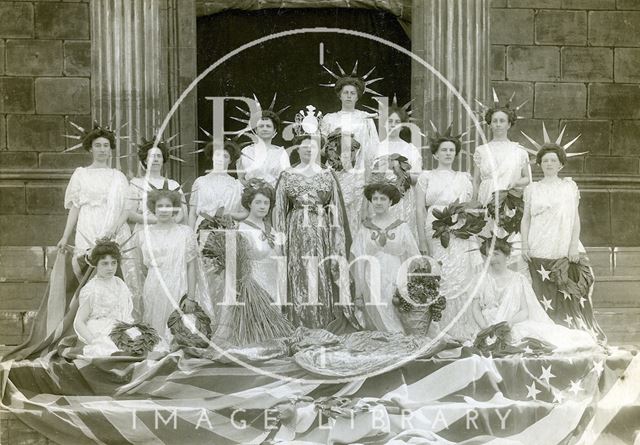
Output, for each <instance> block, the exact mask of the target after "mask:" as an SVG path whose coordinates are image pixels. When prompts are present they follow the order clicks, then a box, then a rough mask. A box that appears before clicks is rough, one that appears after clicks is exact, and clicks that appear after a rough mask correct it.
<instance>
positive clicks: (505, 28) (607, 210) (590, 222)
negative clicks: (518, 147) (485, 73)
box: [491, 0, 640, 247]
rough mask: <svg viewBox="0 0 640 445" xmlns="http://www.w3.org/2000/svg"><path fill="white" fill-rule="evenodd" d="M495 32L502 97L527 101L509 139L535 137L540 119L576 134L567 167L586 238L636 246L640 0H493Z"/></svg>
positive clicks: (553, 131) (553, 129) (495, 70)
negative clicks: (577, 192) (577, 196)
mask: <svg viewBox="0 0 640 445" xmlns="http://www.w3.org/2000/svg"><path fill="white" fill-rule="evenodd" d="M491 38H492V54H491V60H492V70H491V75H492V79H493V86H494V87H495V89H496V91H497V92H498V94H499V96H500V97H501V98H505V97H507V98H508V97H509V95H510V94H511V92H513V91H515V92H516V96H517V99H516V100H517V101H524V100H525V99H528V100H529V102H528V103H527V104H526V105H525V106H524V107H523V108H522V110H521V114H522V115H523V116H524V117H525V119H523V120H522V121H520V122H519V123H518V124H517V126H516V127H515V128H514V130H513V131H512V132H511V137H512V139H515V140H518V141H521V142H522V143H525V141H526V140H525V138H524V137H523V136H522V135H521V134H520V130H522V131H524V132H525V133H527V134H528V135H530V136H532V137H534V139H538V138H541V134H542V131H541V127H542V122H544V123H545V125H546V126H547V129H548V130H549V133H550V135H551V136H552V137H554V136H555V135H557V134H558V132H559V130H560V128H561V127H563V126H565V125H566V128H567V130H566V133H565V139H564V140H565V141H569V140H571V139H572V138H573V137H575V136H576V135H578V134H582V136H581V138H580V139H579V140H578V142H576V143H575V144H574V145H573V147H572V151H576V152H581V151H589V154H588V156H586V157H580V158H575V159H573V160H571V161H570V162H569V165H568V166H567V168H566V170H565V173H567V174H570V175H572V176H574V177H575V178H576V179H577V180H578V182H579V184H580V185H581V190H582V203H581V215H582V218H583V236H582V240H583V242H584V243H585V244H587V245H589V246H612V247H613V246H639V245H640V233H638V231H637V230H635V229H634V228H633V227H631V225H630V224H629V223H628V222H629V221H635V220H637V219H638V217H639V216H640V190H638V189H639V187H638V186H639V185H640V182H638V181H639V180H640V147H639V142H640V1H636V0H493V3H492V10H491Z"/></svg>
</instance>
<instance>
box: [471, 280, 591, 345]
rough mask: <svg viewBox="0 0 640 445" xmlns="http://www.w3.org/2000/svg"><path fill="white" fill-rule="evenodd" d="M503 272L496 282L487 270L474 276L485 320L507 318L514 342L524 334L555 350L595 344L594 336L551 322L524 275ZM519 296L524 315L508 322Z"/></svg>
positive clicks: (492, 321)
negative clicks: (500, 281) (503, 277)
mask: <svg viewBox="0 0 640 445" xmlns="http://www.w3.org/2000/svg"><path fill="white" fill-rule="evenodd" d="M507 272H508V278H507V280H506V282H505V283H504V284H502V285H499V284H498V283H497V281H496V280H495V278H494V277H493V276H492V275H491V274H490V273H487V274H486V275H484V276H478V277H477V278H476V280H480V283H479V289H478V292H477V293H476V295H475V297H474V298H476V299H477V300H478V302H479V304H480V310H481V311H482V315H483V316H484V317H485V319H486V321H487V323H489V324H490V325H494V324H497V323H500V322H503V321H506V322H509V323H510V324H511V334H512V336H513V340H514V341H515V342H516V343H517V342H519V341H520V340H522V339H523V338H525V337H531V338H536V339H538V340H543V341H546V342H548V343H551V344H552V345H554V346H555V347H556V349H555V351H556V352H566V351H573V350H578V349H589V348H593V347H595V346H596V342H595V340H594V339H593V338H592V337H591V336H590V335H589V334H588V333H587V332H585V331H580V330H577V329H569V328H566V327H564V326H561V325H558V324H555V323H554V322H553V320H551V318H549V316H548V315H547V313H546V312H545V311H544V309H542V306H540V303H538V299H537V298H536V295H535V293H534V292H533V288H532V287H531V284H530V283H529V281H528V280H527V278H526V277H525V276H523V275H522V274H520V273H518V272H514V271H512V270H507ZM523 298H524V301H525V302H526V306H527V312H528V318H527V319H526V320H524V321H521V322H517V323H513V324H512V323H511V320H512V318H513V317H514V316H515V315H516V314H517V313H518V312H519V311H520V309H521V304H522V300H523Z"/></svg>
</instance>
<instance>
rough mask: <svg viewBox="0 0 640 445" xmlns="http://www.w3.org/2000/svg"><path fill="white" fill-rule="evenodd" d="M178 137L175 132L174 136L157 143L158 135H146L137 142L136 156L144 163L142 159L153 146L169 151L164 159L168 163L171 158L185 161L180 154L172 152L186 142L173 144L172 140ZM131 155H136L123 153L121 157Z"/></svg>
mask: <svg viewBox="0 0 640 445" xmlns="http://www.w3.org/2000/svg"><path fill="white" fill-rule="evenodd" d="M176 137H178V133H176V134H174V135H173V136H170V137H168V138H167V139H164V140H160V141H159V142H158V143H157V144H156V143H155V141H156V139H157V138H156V136H153V137H151V138H149V139H147V138H146V137H144V136H143V137H142V138H140V142H139V143H137V144H135V147H136V154H135V155H136V156H138V158H139V159H140V162H142V163H143V164H144V162H143V161H142V159H143V158H146V154H147V152H148V151H149V150H151V149H152V148H154V147H156V148H159V149H160V150H162V151H166V152H167V153H168V156H167V157H166V159H163V162H164V163H165V164H166V163H167V162H169V159H173V160H174V161H178V162H184V159H181V158H179V157H178V156H175V155H173V154H172V152H174V151H176V150H178V149H179V148H181V147H184V144H179V145H171V142H172V141H173V140H174V139H175V138H176ZM129 156H134V155H123V156H120V157H121V158H126V157H129Z"/></svg>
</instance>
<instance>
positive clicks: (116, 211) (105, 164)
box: [57, 127, 137, 289]
mask: <svg viewBox="0 0 640 445" xmlns="http://www.w3.org/2000/svg"><path fill="white" fill-rule="evenodd" d="M82 147H83V148H84V149H85V150H87V151H88V152H90V153H91V155H92V158H93V160H92V162H91V164H90V165H89V166H88V167H78V168H77V169H76V170H75V171H74V172H73V175H71V179H70V180H69V185H68V186H67V190H66V192H65V196H64V206H65V208H66V209H69V214H68V216H67V223H66V225H65V228H64V233H63V235H62V238H61V239H60V241H58V244H57V247H58V249H60V250H63V251H66V250H68V248H69V247H70V246H69V244H68V242H69V238H70V237H71V233H72V232H73V230H74V229H75V232H76V234H75V242H74V246H73V253H74V256H76V257H77V256H79V255H84V254H85V253H86V252H87V251H88V250H89V249H91V248H92V247H93V245H94V243H95V241H96V240H97V239H100V238H105V237H106V238H109V239H115V241H116V242H118V243H119V244H120V245H123V243H125V242H127V241H128V240H129V238H130V237H131V231H130V230H129V226H128V225H127V224H126V221H127V216H128V212H127V209H126V204H127V195H128V189H129V183H128V181H127V178H126V177H125V175H124V174H122V172H120V171H119V170H116V169H115V168H111V150H112V149H114V148H115V135H114V133H113V132H112V131H111V130H109V129H106V128H102V127H95V128H94V129H92V130H91V131H89V132H86V133H85V134H84V135H83V137H82ZM120 267H121V270H122V274H123V277H124V281H125V282H126V283H127V285H128V286H130V287H131V288H132V289H136V288H137V286H136V283H137V275H136V272H135V261H133V260H122V261H121V262H120Z"/></svg>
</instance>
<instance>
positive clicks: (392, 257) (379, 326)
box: [351, 220, 420, 332]
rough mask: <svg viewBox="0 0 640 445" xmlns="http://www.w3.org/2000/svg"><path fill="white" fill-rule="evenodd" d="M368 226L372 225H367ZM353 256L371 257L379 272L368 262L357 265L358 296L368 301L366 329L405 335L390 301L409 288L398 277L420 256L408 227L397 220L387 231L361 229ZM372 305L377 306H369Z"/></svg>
mask: <svg viewBox="0 0 640 445" xmlns="http://www.w3.org/2000/svg"><path fill="white" fill-rule="evenodd" d="M367 224H373V223H371V222H370V221H367ZM382 233H386V235H385V236H386V243H384V246H383V245H381V239H382V237H381V234H382ZM351 254H352V255H353V256H354V258H356V259H357V258H359V257H363V256H364V255H368V256H372V257H373V258H375V260H377V263H378V265H379V269H378V270H376V268H375V267H372V266H371V264H370V263H369V261H367V260H366V259H361V260H359V261H357V262H356V263H355V264H356V266H355V273H354V275H355V281H356V292H357V294H358V295H360V296H362V297H363V299H364V301H365V312H366V314H367V325H369V324H370V325H371V326H367V327H369V328H371V329H375V330H378V331H384V332H404V328H403V326H402V323H401V321H400V318H399V317H398V314H397V309H396V307H395V306H394V305H393V303H392V301H391V300H392V298H393V296H394V294H395V292H396V289H398V288H399V287H403V286H406V275H405V276H404V277H400V276H398V271H399V269H400V266H401V265H402V264H403V262H404V261H406V260H407V259H408V258H410V257H412V256H416V255H420V251H419V249H418V244H417V243H416V240H415V238H414V237H413V235H412V233H411V230H410V229H409V226H408V225H407V223H405V222H402V221H399V220H396V222H394V223H392V224H391V225H390V226H388V227H386V228H385V230H382V229H380V228H376V229H371V228H369V227H365V225H364V224H363V225H361V226H360V230H359V231H358V233H357V235H356V237H355V238H354V242H353V245H352V246H351ZM378 286H379V287H378ZM372 302H377V304H376V305H369V304H366V303H372Z"/></svg>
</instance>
